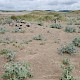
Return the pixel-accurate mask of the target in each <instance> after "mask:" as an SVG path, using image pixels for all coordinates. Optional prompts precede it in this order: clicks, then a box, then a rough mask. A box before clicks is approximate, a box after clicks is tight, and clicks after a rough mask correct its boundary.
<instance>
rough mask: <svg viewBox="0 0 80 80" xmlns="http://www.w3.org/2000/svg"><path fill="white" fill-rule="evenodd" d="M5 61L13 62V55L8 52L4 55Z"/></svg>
mask: <svg viewBox="0 0 80 80" xmlns="http://www.w3.org/2000/svg"><path fill="white" fill-rule="evenodd" d="M6 59H7V61H8V62H10V61H14V60H15V53H14V52H12V51H9V52H8V53H7V54H6Z"/></svg>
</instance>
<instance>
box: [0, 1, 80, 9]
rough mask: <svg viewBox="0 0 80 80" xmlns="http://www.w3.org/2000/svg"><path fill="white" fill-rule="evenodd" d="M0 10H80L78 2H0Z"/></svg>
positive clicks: (79, 2)
mask: <svg viewBox="0 0 80 80" xmlns="http://www.w3.org/2000/svg"><path fill="white" fill-rule="evenodd" d="M0 10H80V0H0Z"/></svg>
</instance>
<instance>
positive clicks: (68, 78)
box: [60, 59, 76, 80]
mask: <svg viewBox="0 0 80 80" xmlns="http://www.w3.org/2000/svg"><path fill="white" fill-rule="evenodd" d="M66 61H67V63H68V64H66V63H65V64H64V63H63V65H62V69H63V73H62V77H61V78H60V80H76V79H75V78H74V77H73V76H72V75H71V73H72V70H73V66H72V65H71V64H70V62H69V60H68V59H67V60H66Z"/></svg>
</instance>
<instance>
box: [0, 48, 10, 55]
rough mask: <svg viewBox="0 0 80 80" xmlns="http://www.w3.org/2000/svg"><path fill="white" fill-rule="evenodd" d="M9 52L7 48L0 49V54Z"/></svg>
mask: <svg viewBox="0 0 80 80" xmlns="http://www.w3.org/2000/svg"><path fill="white" fill-rule="evenodd" d="M8 53H9V50H7V49H2V50H1V51H0V54H2V55H3V54H8Z"/></svg>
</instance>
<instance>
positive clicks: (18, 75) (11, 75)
mask: <svg viewBox="0 0 80 80" xmlns="http://www.w3.org/2000/svg"><path fill="white" fill-rule="evenodd" d="M4 68H5V72H4V74H3V76H2V78H3V79H4V80H24V79H25V78H27V77H32V75H31V74H30V72H29V69H28V65H27V64H21V63H19V62H10V63H7V64H6V65H5V66H4Z"/></svg>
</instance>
